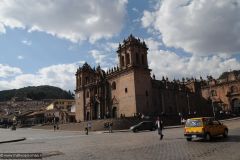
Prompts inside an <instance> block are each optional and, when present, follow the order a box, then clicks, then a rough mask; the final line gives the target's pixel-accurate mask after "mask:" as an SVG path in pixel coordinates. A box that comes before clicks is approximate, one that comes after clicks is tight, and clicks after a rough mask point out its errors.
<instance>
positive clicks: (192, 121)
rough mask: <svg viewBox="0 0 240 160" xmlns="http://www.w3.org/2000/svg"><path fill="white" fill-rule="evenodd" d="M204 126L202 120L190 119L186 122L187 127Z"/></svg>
mask: <svg viewBox="0 0 240 160" xmlns="http://www.w3.org/2000/svg"><path fill="white" fill-rule="evenodd" d="M202 125H203V124H202V121H201V120H200V119H188V120H187V122H186V127H201V126H202Z"/></svg>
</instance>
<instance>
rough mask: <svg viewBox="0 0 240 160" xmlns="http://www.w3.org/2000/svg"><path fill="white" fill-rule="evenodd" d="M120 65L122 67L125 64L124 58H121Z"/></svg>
mask: <svg viewBox="0 0 240 160" xmlns="http://www.w3.org/2000/svg"><path fill="white" fill-rule="evenodd" d="M121 64H122V66H124V65H125V62H124V56H122V57H121Z"/></svg>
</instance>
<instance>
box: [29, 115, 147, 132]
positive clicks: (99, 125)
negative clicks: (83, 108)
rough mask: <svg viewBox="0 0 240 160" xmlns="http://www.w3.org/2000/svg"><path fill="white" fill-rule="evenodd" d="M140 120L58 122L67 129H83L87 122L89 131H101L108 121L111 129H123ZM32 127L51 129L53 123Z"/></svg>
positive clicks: (62, 127)
mask: <svg viewBox="0 0 240 160" xmlns="http://www.w3.org/2000/svg"><path fill="white" fill-rule="evenodd" d="M141 121H143V120H142V119H138V118H121V119H103V120H92V121H85V122H81V123H67V124H59V129H60V130H69V131H84V129H85V127H87V124H88V123H91V126H92V127H91V131H103V130H107V129H106V128H105V127H104V124H105V123H108V122H112V123H113V127H112V129H113V130H123V129H129V128H130V127H131V126H133V125H136V124H138V123H139V122H141ZM32 128H33V129H50V130H51V129H52V130H53V125H37V126H33V127H32Z"/></svg>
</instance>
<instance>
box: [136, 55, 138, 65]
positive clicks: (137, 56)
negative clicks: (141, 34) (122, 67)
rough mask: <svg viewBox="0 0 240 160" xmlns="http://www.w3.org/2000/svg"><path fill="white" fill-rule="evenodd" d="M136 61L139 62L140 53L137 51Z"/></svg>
mask: <svg viewBox="0 0 240 160" xmlns="http://www.w3.org/2000/svg"><path fill="white" fill-rule="evenodd" d="M136 63H137V64H139V55H138V53H136Z"/></svg>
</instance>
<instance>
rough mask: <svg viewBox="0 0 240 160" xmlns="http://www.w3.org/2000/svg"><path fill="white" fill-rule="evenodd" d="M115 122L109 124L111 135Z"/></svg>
mask: <svg viewBox="0 0 240 160" xmlns="http://www.w3.org/2000/svg"><path fill="white" fill-rule="evenodd" d="M112 127H113V122H109V133H112V132H113V131H112Z"/></svg>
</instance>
